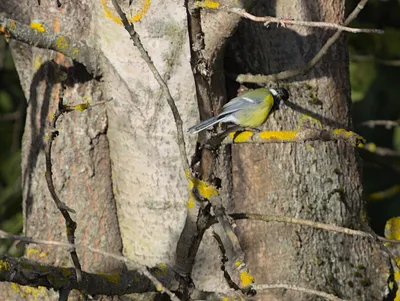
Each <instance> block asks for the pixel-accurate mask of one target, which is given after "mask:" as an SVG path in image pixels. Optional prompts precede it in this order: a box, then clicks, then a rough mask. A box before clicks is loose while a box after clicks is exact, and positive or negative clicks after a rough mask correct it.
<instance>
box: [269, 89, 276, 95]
mask: <svg viewBox="0 0 400 301" xmlns="http://www.w3.org/2000/svg"><path fill="white" fill-rule="evenodd" d="M269 90H270V91H271V94H272V95H273V96H277V95H278V92H277V91H276V90H275V89H269Z"/></svg>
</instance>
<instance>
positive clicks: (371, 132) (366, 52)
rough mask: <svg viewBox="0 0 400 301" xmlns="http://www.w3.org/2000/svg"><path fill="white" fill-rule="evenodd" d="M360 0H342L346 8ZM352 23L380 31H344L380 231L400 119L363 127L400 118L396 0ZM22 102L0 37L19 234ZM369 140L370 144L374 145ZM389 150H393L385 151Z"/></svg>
mask: <svg viewBox="0 0 400 301" xmlns="http://www.w3.org/2000/svg"><path fill="white" fill-rule="evenodd" d="M357 3H358V1H356V0H351V1H346V4H347V6H348V11H349V12H350V11H351V10H352V9H353V8H354V7H355V6H356V5H357ZM352 26H353V27H364V28H380V29H383V30H384V31H385V34H383V35H377V34H347V37H348V42H349V53H350V78H351V87H352V100H353V104H354V106H353V125H354V128H353V129H354V131H355V132H357V133H358V134H360V135H362V136H364V137H365V138H366V139H367V141H368V142H369V143H371V144H370V145H369V146H370V149H371V150H373V149H374V146H377V147H381V148H384V155H382V154H379V153H378V152H377V151H375V152H369V151H365V150H360V151H359V153H360V156H361V158H362V169H363V181H364V188H365V199H366V201H367V204H368V218H369V220H370V223H371V225H372V227H373V229H374V230H375V231H376V232H377V233H378V234H380V235H383V231H384V226H385V222H386V221H387V220H388V219H390V218H391V217H395V216H400V122H399V126H393V127H391V128H388V127H386V126H375V127H373V128H371V127H368V126H365V125H363V124H362V123H363V122H365V121H368V120H394V121H396V120H400V0H387V1H382V0H370V1H369V2H368V4H367V6H366V7H365V8H364V10H363V11H362V12H361V13H360V15H359V16H358V18H357V20H355V21H354V22H353V24H352ZM25 110H26V100H25V98H24V95H23V93H22V90H21V86H20V84H19V79H18V75H17V73H16V71H15V68H14V64H13V60H12V56H11V54H10V50H9V46H8V44H7V43H6V42H5V41H4V39H2V37H0V229H1V230H3V231H7V232H10V233H15V234H18V233H21V232H22V226H23V221H22V199H21V168H20V164H21V155H20V154H21V137H22V134H23V129H24V120H25ZM372 143H373V144H372ZM388 150H391V151H392V152H391V153H390V154H389V155H388V154H387V153H388ZM2 253H7V254H9V255H13V256H18V255H21V254H22V253H23V250H22V249H18V248H16V247H15V243H13V242H10V241H5V240H0V254H2Z"/></svg>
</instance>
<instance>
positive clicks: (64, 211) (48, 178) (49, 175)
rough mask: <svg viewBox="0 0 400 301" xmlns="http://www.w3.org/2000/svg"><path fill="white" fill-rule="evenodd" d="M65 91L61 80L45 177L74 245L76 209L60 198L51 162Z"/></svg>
mask: <svg viewBox="0 0 400 301" xmlns="http://www.w3.org/2000/svg"><path fill="white" fill-rule="evenodd" d="M64 91H65V86H64V83H63V81H62V80H61V88H60V91H59V101H58V106H57V109H56V112H55V113H54V117H53V118H52V121H51V129H50V133H49V134H48V140H47V144H46V147H45V156H46V172H45V177H46V182H47V187H48V189H49V192H50V194H51V197H52V199H53V201H54V203H55V204H56V206H57V208H58V210H59V211H60V212H61V214H62V215H63V217H64V220H65V226H66V234H67V239H68V242H69V243H70V244H72V245H73V244H75V230H76V222H75V221H74V220H73V219H72V218H71V216H70V214H69V212H74V211H73V210H71V209H70V208H68V207H67V206H66V205H65V204H64V203H63V202H62V201H61V200H60V199H59V197H58V195H57V193H56V190H55V188H54V183H53V177H52V175H53V173H52V163H51V148H52V145H53V141H54V139H55V138H56V137H57V135H58V131H57V130H56V125H57V120H58V118H59V117H60V116H61V115H62V114H63V113H64V112H65V109H64V104H63V100H64V99H63V98H64ZM69 253H70V255H71V259H72V262H73V264H74V267H75V272H76V279H77V282H78V284H79V285H81V286H82V290H83V278H82V267H81V264H80V262H79V259H78V254H77V253H76V249H75V248H74V247H73V248H71V249H70V252H69ZM83 294H84V295H85V294H86V293H85V292H84V293H83ZM84 298H85V297H84Z"/></svg>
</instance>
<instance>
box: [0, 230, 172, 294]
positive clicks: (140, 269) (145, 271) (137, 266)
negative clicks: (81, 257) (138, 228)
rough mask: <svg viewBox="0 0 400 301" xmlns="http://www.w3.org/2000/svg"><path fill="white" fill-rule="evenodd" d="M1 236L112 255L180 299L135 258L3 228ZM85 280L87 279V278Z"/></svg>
mask: <svg viewBox="0 0 400 301" xmlns="http://www.w3.org/2000/svg"><path fill="white" fill-rule="evenodd" d="M0 238H6V239H12V240H19V241H22V242H24V243H33V244H39V245H49V246H56V247H61V248H66V249H71V248H74V249H77V248H82V249H86V250H89V251H91V252H93V253H96V254H100V255H102V256H107V257H111V258H113V259H116V260H119V261H121V262H125V263H128V264H129V265H130V266H132V267H134V268H135V269H137V270H138V272H139V273H140V274H142V275H144V276H146V277H147V278H148V279H149V280H150V281H151V282H152V283H153V285H154V287H156V288H157V291H159V292H160V293H166V294H168V295H169V296H170V297H171V300H174V301H178V299H177V298H176V296H175V295H174V294H173V293H172V292H171V291H169V290H168V289H167V288H165V287H164V286H163V285H162V283H161V282H160V281H159V280H158V279H157V278H156V277H155V276H153V275H152V274H151V273H150V272H149V271H148V269H147V267H146V266H143V265H141V264H139V263H137V262H135V261H133V260H131V259H129V258H126V257H124V256H121V255H119V254H113V253H109V252H105V251H102V250H99V249H96V248H93V247H90V246H86V245H81V244H71V243H65V242H59V241H52V240H43V239H36V238H31V237H26V236H20V235H14V234H9V233H7V232H4V231H2V230H0ZM83 274H86V273H85V272H83ZM85 281H87V279H86V278H85Z"/></svg>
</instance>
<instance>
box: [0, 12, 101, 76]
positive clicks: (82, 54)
mask: <svg viewBox="0 0 400 301" xmlns="http://www.w3.org/2000/svg"><path fill="white" fill-rule="evenodd" d="M0 34H3V35H4V36H5V37H6V38H7V39H13V40H16V41H19V42H22V43H25V44H28V45H31V46H35V47H38V48H43V49H49V50H54V51H57V52H59V53H62V54H64V55H65V56H67V57H69V58H71V59H73V60H75V61H77V62H79V63H81V64H83V65H84V66H85V67H86V68H87V70H88V71H89V72H90V73H92V74H93V75H94V76H99V75H100V66H99V58H101V57H102V55H101V53H100V52H99V51H97V50H96V49H94V48H91V47H89V46H88V45H87V44H86V43H85V42H83V41H76V42H75V41H73V40H72V39H71V38H69V37H67V36H66V35H63V34H59V33H54V32H47V31H46V30H45V29H43V31H38V30H37V29H34V28H31V27H29V26H28V25H25V24H22V23H19V22H17V21H14V20H11V19H7V18H5V17H3V16H0Z"/></svg>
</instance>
